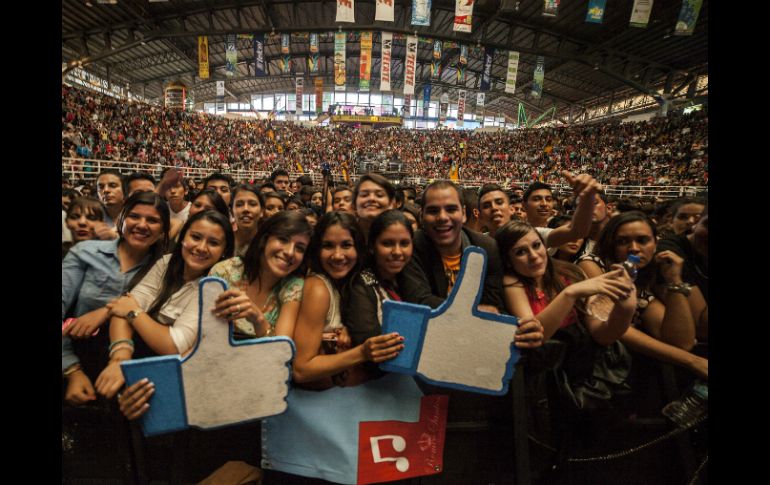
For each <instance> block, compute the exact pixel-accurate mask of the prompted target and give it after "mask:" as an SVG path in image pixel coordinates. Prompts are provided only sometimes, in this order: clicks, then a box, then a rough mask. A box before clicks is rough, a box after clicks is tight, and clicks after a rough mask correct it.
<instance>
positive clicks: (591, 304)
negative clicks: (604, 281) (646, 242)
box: [586, 254, 639, 322]
mask: <svg viewBox="0 0 770 485" xmlns="http://www.w3.org/2000/svg"><path fill="white" fill-rule="evenodd" d="M637 264H639V256H637V255H635V254H629V255H628V258H627V259H626V260H625V261H623V268H625V270H626V272H627V273H628V275H629V276H630V277H631V281H634V280H636V265H637ZM614 306H615V302H614V301H612V300H611V299H610V297H608V296H607V295H602V294H598V295H593V296H591V297H590V298H589V299H588V301H587V302H586V312H588V314H589V315H592V316H593V317H594V318H596V319H598V320H601V321H602V322H606V321H607V319H608V318H610V312H612V307H614Z"/></svg>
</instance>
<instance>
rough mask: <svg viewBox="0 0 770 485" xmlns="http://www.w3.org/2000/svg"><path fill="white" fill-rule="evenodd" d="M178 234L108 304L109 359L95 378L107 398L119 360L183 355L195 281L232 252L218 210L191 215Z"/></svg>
mask: <svg viewBox="0 0 770 485" xmlns="http://www.w3.org/2000/svg"><path fill="white" fill-rule="evenodd" d="M179 238H180V240H181V242H180V244H177V245H176V247H175V248H174V251H173V252H172V253H171V254H167V255H165V256H163V257H162V258H160V259H159V260H158V262H157V263H155V265H154V266H153V267H152V269H151V270H150V271H149V272H148V273H147V275H146V276H145V277H144V278H143V279H142V281H140V282H139V284H137V285H136V287H134V288H133V289H132V290H131V292H130V293H128V294H126V295H124V296H122V297H120V298H119V299H117V300H115V301H113V302H112V304H111V314H112V319H111V321H110V341H111V344H110V362H109V364H108V365H107V367H106V368H105V369H104V371H102V373H101V374H100V375H99V378H98V379H97V380H96V390H97V391H98V392H99V393H100V394H102V395H104V396H106V397H108V398H110V397H112V396H113V395H114V394H115V393H116V392H117V391H118V390H119V389H120V387H121V386H122V385H123V383H124V379H123V373H122V372H121V370H120V362H121V361H123V360H126V359H130V358H132V357H145V356H147V355H154V354H156V355H169V354H183V355H184V354H185V353H186V352H188V351H189V350H190V349H191V348H192V347H193V345H194V343H195V340H196V337H197V334H198V283H199V280H200V278H202V277H203V276H206V274H207V273H208V271H209V269H210V268H211V267H212V266H214V264H216V263H217V262H219V261H220V260H222V259H223V258H226V257H229V256H231V255H232V254H233V248H234V246H235V242H234V236H233V231H232V228H231V227H230V221H229V220H228V219H227V218H226V217H225V216H223V215H222V214H220V213H219V212H217V211H203V212H199V213H197V214H195V215H194V216H192V217H190V218H189V219H188V220H187V222H186V223H185V224H184V226H183V227H182V230H181V231H180V233H179ZM134 336H136V342H134V341H133V340H132V338H133V337H134Z"/></svg>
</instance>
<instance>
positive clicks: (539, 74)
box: [532, 56, 545, 98]
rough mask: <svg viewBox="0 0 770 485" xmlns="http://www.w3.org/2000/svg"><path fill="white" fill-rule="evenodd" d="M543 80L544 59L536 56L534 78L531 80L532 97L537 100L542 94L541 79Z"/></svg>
mask: <svg viewBox="0 0 770 485" xmlns="http://www.w3.org/2000/svg"><path fill="white" fill-rule="evenodd" d="M544 78H545V58H544V57H543V56H537V65H536V66H535V76H534V78H533V79H532V96H534V97H536V98H539V97H540V95H541V94H543V79H544Z"/></svg>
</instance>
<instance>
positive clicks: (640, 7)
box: [629, 0, 653, 28]
mask: <svg viewBox="0 0 770 485" xmlns="http://www.w3.org/2000/svg"><path fill="white" fill-rule="evenodd" d="M652 2H653V0H634V8H633V9H632V10H631V21H630V23H629V25H630V26H631V27H642V28H644V27H647V22H649V21H650V13H652Z"/></svg>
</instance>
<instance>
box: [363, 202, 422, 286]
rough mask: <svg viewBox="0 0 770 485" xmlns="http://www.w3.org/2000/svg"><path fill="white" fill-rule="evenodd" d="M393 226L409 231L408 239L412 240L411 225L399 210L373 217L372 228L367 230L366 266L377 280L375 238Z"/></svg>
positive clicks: (388, 211) (390, 210)
mask: <svg viewBox="0 0 770 485" xmlns="http://www.w3.org/2000/svg"><path fill="white" fill-rule="evenodd" d="M394 224H401V225H402V226H404V227H406V230H407V231H409V237H410V238H412V239H414V231H413V230H412V224H411V223H410V222H409V219H407V218H406V216H405V215H404V213H403V211H401V210H400V209H389V210H386V211H385V212H383V213H382V214H380V215H378V216H377V217H375V219H374V220H373V221H372V226H371V227H370V228H369V239H367V240H368V241H369V251H368V252H367V254H366V265H367V267H369V268H371V269H372V271H374V272H375V274H377V277H378V278H379V276H380V274H379V268H377V263H376V257H375V255H374V252H375V248H376V244H377V238H378V237H380V234H382V233H383V232H384V231H385V229H387V228H389V227H390V226H392V225H394Z"/></svg>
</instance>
